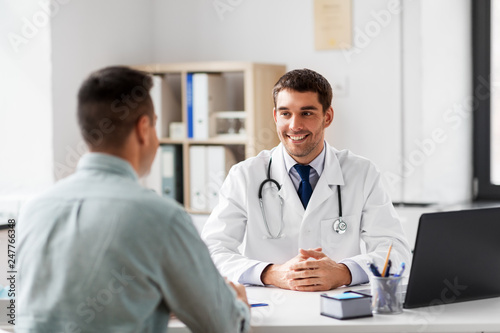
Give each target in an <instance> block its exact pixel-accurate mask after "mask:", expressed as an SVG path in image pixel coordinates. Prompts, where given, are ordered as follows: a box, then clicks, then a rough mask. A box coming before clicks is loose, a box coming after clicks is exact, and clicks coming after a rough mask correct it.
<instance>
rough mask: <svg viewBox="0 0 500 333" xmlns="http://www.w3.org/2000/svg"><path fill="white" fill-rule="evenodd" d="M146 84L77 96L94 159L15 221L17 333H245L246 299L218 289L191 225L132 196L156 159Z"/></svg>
mask: <svg viewBox="0 0 500 333" xmlns="http://www.w3.org/2000/svg"><path fill="white" fill-rule="evenodd" d="M151 86H152V79H151V77H150V76H148V75H147V74H145V73H142V72H139V71H136V70H132V69H129V68H126V67H108V68H104V69H102V70H99V71H97V72H94V73H92V74H91V75H90V76H89V77H88V78H87V79H86V80H85V81H84V82H83V84H82V86H81V88H80V91H79V94H78V122H79V126H80V129H81V132H82V135H83V137H84V139H85V141H86V143H87V144H88V146H89V149H90V153H88V154H86V155H84V156H83V157H82V158H81V160H80V162H79V164H78V167H77V171H76V173H75V174H74V175H72V176H70V177H68V178H66V179H64V180H62V181H60V182H58V183H57V184H56V185H55V186H54V187H52V188H51V189H50V190H49V191H48V192H46V193H44V194H43V195H41V196H40V197H38V198H36V199H35V200H32V201H31V202H29V203H28V204H27V205H26V206H25V207H24V208H23V211H22V213H21V215H20V217H19V224H18V229H19V243H20V247H19V249H18V250H19V251H18V259H19V261H18V267H17V268H18V271H19V298H18V300H19V302H18V304H19V306H20V307H19V313H18V321H17V323H16V324H17V325H16V332H50V333H56V332H121V333H123V332H165V331H166V328H167V325H168V322H169V317H170V314H171V313H175V314H176V315H177V317H178V318H179V319H181V320H182V321H183V322H184V323H185V324H186V325H187V326H188V327H189V328H190V330H191V331H192V332H244V331H248V329H249V325H250V322H249V315H250V312H249V308H248V303H247V300H246V293H245V289H244V287H243V286H241V285H237V286H235V285H233V284H230V286H229V285H228V284H226V282H225V281H224V279H223V278H222V277H221V275H219V273H218V271H217V269H216V268H215V266H214V264H213V263H212V260H211V259H210V255H209V253H208V250H207V248H206V246H205V245H204V243H203V242H202V241H201V239H200V237H199V236H198V234H197V232H196V230H195V228H194V226H193V225H192V223H191V221H190V219H189V217H188V215H187V214H186V213H185V212H184V211H183V210H182V208H181V206H179V205H178V204H176V203H175V202H174V201H172V200H168V199H164V198H161V197H159V196H158V195H156V194H155V193H154V192H152V191H150V190H147V189H144V188H142V187H140V185H139V184H138V181H137V180H138V177H140V176H143V175H144V174H146V173H147V172H149V169H150V167H151V163H152V162H153V159H154V157H155V154H156V151H157V149H158V138H157V136H156V131H155V122H156V116H155V113H154V109H153V104H152V101H151V98H150V96H149V90H150V88H151Z"/></svg>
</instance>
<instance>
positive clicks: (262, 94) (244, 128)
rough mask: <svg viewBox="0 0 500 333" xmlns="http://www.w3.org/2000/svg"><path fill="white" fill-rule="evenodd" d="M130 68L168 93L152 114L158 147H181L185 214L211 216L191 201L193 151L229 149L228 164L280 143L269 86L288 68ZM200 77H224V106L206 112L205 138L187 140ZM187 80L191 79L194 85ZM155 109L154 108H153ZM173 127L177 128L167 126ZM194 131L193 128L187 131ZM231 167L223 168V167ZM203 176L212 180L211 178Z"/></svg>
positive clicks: (248, 64)
mask: <svg viewBox="0 0 500 333" xmlns="http://www.w3.org/2000/svg"><path fill="white" fill-rule="evenodd" d="M131 67H133V68H135V69H138V70H142V71H145V72H148V73H151V74H153V75H155V77H157V76H159V77H161V80H162V84H163V85H164V89H166V90H165V91H166V92H165V91H163V95H162V96H163V100H162V103H161V110H156V113H157V114H158V115H159V121H160V124H159V126H158V127H157V129H158V131H159V133H158V136H159V137H160V144H161V145H180V146H181V147H182V149H181V152H182V154H181V155H182V157H181V159H180V160H181V161H182V189H183V195H182V201H183V205H184V207H185V208H186V210H187V211H188V212H189V213H196V214H209V213H210V211H211V208H210V207H207V208H203V207H201V208H200V206H199V205H198V204H197V203H195V202H194V201H196V198H197V197H193V195H194V194H195V193H194V192H196V193H198V192H197V191H195V190H193V186H194V184H191V180H192V178H193V177H192V176H193V175H192V173H191V171H190V170H193V169H196V166H195V165H191V161H190V150H191V147H194V146H197V147H200V146H201V147H210V146H218V147H224V149H229V150H230V151H231V153H232V155H233V156H234V159H230V160H227V163H230V164H231V165H232V164H234V163H236V162H239V161H242V160H244V159H246V158H249V157H252V156H255V155H257V154H258V152H260V151H261V150H263V149H270V148H272V147H274V146H276V145H277V144H278V143H279V139H278V137H277V135H276V127H275V124H274V120H273V115H272V110H273V106H274V105H273V99H272V88H273V86H274V84H275V83H276V82H277V81H278V79H279V78H280V77H281V76H282V75H283V74H285V72H286V66H285V65H279V64H262V63H253V62H192V63H165V64H147V65H137V66H131ZM199 73H204V74H208V76H218V77H222V78H223V81H224V84H225V85H224V86H223V88H222V89H223V92H224V93H223V95H224V97H223V98H224V99H225V100H224V103H225V107H224V109H215V110H210V112H209V114H208V118H209V119H208V125H207V126H208V132H209V135H208V136H205V137H203V138H197V137H196V135H192V136H193V137H189V132H190V130H189V126H190V124H191V126H192V123H193V122H195V120H193V113H194V111H192V107H193V103H194V100H195V99H199V95H198V96H197V95H196V91H197V90H195V89H198V88H196V85H195V83H194V81H195V80H196V79H193V78H194V77H195V76H198V77H199V76H203V75H199ZM188 80H193V83H192V82H190V81H188ZM208 82H211V81H208ZM208 85H210V83H208ZM198 87H199V86H198ZM188 94H192V99H189V98H188ZM165 96H167V97H165ZM153 99H154V98H153ZM211 102H212V101H209V103H211ZM198 104H199V103H198ZM155 108H157V107H156V105H155ZM192 112H193V113H192ZM172 123H174V125H175V126H176V129H173V128H172V127H171V124H172ZM195 129H196V128H195ZM179 130H180V131H179ZM179 133H180V134H179ZM192 133H193V130H191V134H192ZM197 162H198V161H197ZM196 165H197V164H196ZM231 165H226V167H227V169H228V168H229V167H230V166H231ZM200 172H203V170H200ZM196 174H198V173H197V172H196ZM207 177H212V175H208V176H207ZM223 178H225V175H224V177H222V175H219V180H217V181H216V183H217V184H219V183H220V182H221V181H222V179H223ZM207 179H208V178H207ZM212 183H213V181H212ZM192 185H193V186H192ZM212 185H213V184H212ZM212 191H213V186H212ZM192 192H193V193H192ZM212 208H213V207H212Z"/></svg>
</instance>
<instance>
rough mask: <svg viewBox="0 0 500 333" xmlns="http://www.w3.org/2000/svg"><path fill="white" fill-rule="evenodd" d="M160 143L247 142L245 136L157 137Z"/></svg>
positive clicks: (209, 143) (212, 143)
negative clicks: (202, 137)
mask: <svg viewBox="0 0 500 333" xmlns="http://www.w3.org/2000/svg"><path fill="white" fill-rule="evenodd" d="M159 141H160V143H161V144H173V145H182V144H190V145H246V144H247V143H248V140H247V137H237V136H236V135H234V136H228V137H217V138H209V139H170V138H161V139H159Z"/></svg>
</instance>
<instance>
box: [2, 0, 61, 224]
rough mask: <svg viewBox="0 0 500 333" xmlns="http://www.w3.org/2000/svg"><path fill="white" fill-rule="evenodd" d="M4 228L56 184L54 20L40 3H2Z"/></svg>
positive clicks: (14, 1) (13, 0)
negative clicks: (23, 205)
mask: <svg viewBox="0 0 500 333" xmlns="http://www.w3.org/2000/svg"><path fill="white" fill-rule="evenodd" d="M0 22H1V23H2V24H1V25H0V35H1V36H2V38H0V73H1V74H0V101H1V102H2V107H1V108H0V152H1V161H0V220H1V221H0V222H1V223H4V222H6V220H5V221H4V219H3V218H2V215H6V216H8V217H15V216H16V215H17V211H18V208H19V204H18V201H23V200H25V198H26V197H29V196H31V195H33V194H35V193H37V192H39V191H40V190H41V189H43V188H46V187H47V186H48V185H50V184H51V183H52V182H53V174H52V157H53V148H52V114H51V107H52V103H51V78H52V75H51V63H50V19H49V16H48V14H47V13H46V12H45V10H44V9H43V8H42V7H40V5H39V4H38V1H35V0H29V1H22V2H19V1H17V0H4V1H1V2H0Z"/></svg>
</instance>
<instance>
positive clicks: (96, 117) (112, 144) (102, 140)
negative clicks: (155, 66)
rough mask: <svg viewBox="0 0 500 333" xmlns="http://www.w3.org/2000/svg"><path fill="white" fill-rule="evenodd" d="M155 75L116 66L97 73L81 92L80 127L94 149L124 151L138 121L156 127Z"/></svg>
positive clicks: (84, 82)
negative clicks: (142, 119) (147, 121)
mask: <svg viewBox="0 0 500 333" xmlns="http://www.w3.org/2000/svg"><path fill="white" fill-rule="evenodd" d="M152 86H153V80H152V78H151V75H149V74H147V73H145V72H141V71H138V70H134V69H131V68H128V67H121V66H114V67H106V68H103V69H101V70H98V71H95V72H93V73H92V74H90V75H89V77H88V78H87V79H85V81H83V83H82V85H81V87H80V90H79V92H78V112H77V113H78V124H79V126H80V131H81V133H82V136H83V138H84V140H85V142H87V144H88V145H89V146H90V147H91V148H95V149H96V148H97V149H108V148H121V147H122V146H123V144H124V143H125V140H126V138H127V137H128V136H129V134H130V132H131V131H132V129H133V128H134V126H135V124H136V123H137V121H138V119H139V118H140V117H141V116H143V115H147V116H148V117H149V118H150V121H151V123H152V124H154V108H153V103H152V101H151V97H150V95H149V90H150V89H151V87H152Z"/></svg>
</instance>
